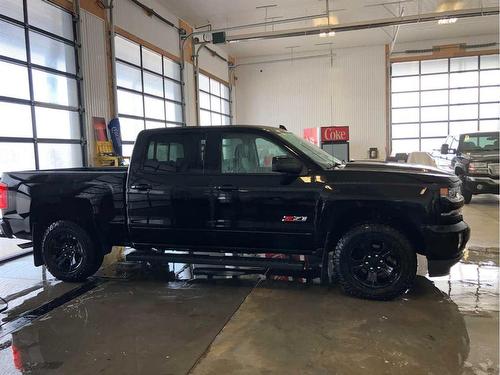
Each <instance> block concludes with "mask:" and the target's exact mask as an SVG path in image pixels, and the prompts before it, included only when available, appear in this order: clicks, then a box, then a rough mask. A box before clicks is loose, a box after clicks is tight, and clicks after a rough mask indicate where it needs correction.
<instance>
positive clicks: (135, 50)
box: [115, 35, 141, 66]
mask: <svg viewBox="0 0 500 375" xmlns="http://www.w3.org/2000/svg"><path fill="white" fill-rule="evenodd" d="M115 55H116V58H117V59H121V60H125V61H128V62H129V63H132V64H135V65H138V66H140V65H141V50H140V47H139V45H138V44H136V43H133V42H131V41H129V40H127V39H125V38H122V37H121V36H119V35H117V36H115Z"/></svg>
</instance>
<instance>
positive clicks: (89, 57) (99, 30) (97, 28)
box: [81, 10, 110, 165]
mask: <svg viewBox="0 0 500 375" xmlns="http://www.w3.org/2000/svg"><path fill="white" fill-rule="evenodd" d="M81 30H82V69H83V80H84V99H85V122H86V124H85V126H86V127H87V137H88V147H89V149H88V150H89V164H90V165H92V164H93V161H94V154H95V147H94V131H93V129H92V117H94V116H96V117H104V118H105V119H106V121H109V120H110V112H109V111H110V106H109V91H108V87H109V85H108V72H107V61H108V60H107V56H106V32H105V30H106V29H105V24H104V20H102V19H100V18H99V17H96V16H94V15H93V14H91V13H89V12H87V11H85V10H82V11H81Z"/></svg>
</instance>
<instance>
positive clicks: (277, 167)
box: [273, 156, 303, 175]
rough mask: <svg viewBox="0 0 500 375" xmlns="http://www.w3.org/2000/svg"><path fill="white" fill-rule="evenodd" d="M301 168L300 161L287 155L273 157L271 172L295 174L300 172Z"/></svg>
mask: <svg viewBox="0 0 500 375" xmlns="http://www.w3.org/2000/svg"><path fill="white" fill-rule="evenodd" d="M302 168H303V166H302V163H301V162H300V161H298V160H297V159H295V158H291V157H288V156H275V157H273V172H280V173H286V174H295V175H297V174H300V172H302Z"/></svg>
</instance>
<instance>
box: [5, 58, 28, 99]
mask: <svg viewBox="0 0 500 375" xmlns="http://www.w3.org/2000/svg"><path fill="white" fill-rule="evenodd" d="M0 96H8V97H11V98H19V99H29V98H30V92H29V84H28V69H27V68H26V67H24V66H21V65H16V64H10V63H6V62H3V61H0Z"/></svg>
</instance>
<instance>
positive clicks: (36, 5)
mask: <svg viewBox="0 0 500 375" xmlns="http://www.w3.org/2000/svg"><path fill="white" fill-rule="evenodd" d="M28 22H29V24H30V25H33V26H36V27H38V28H40V29H43V30H46V31H49V32H51V33H53V34H57V35H59V36H62V37H64V38H66V39H69V40H73V17H72V16H71V14H69V13H68V12H66V11H65V10H62V9H61V8H59V7H56V6H54V5H51V4H50V3H48V2H47V1H43V0H30V1H28Z"/></svg>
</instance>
